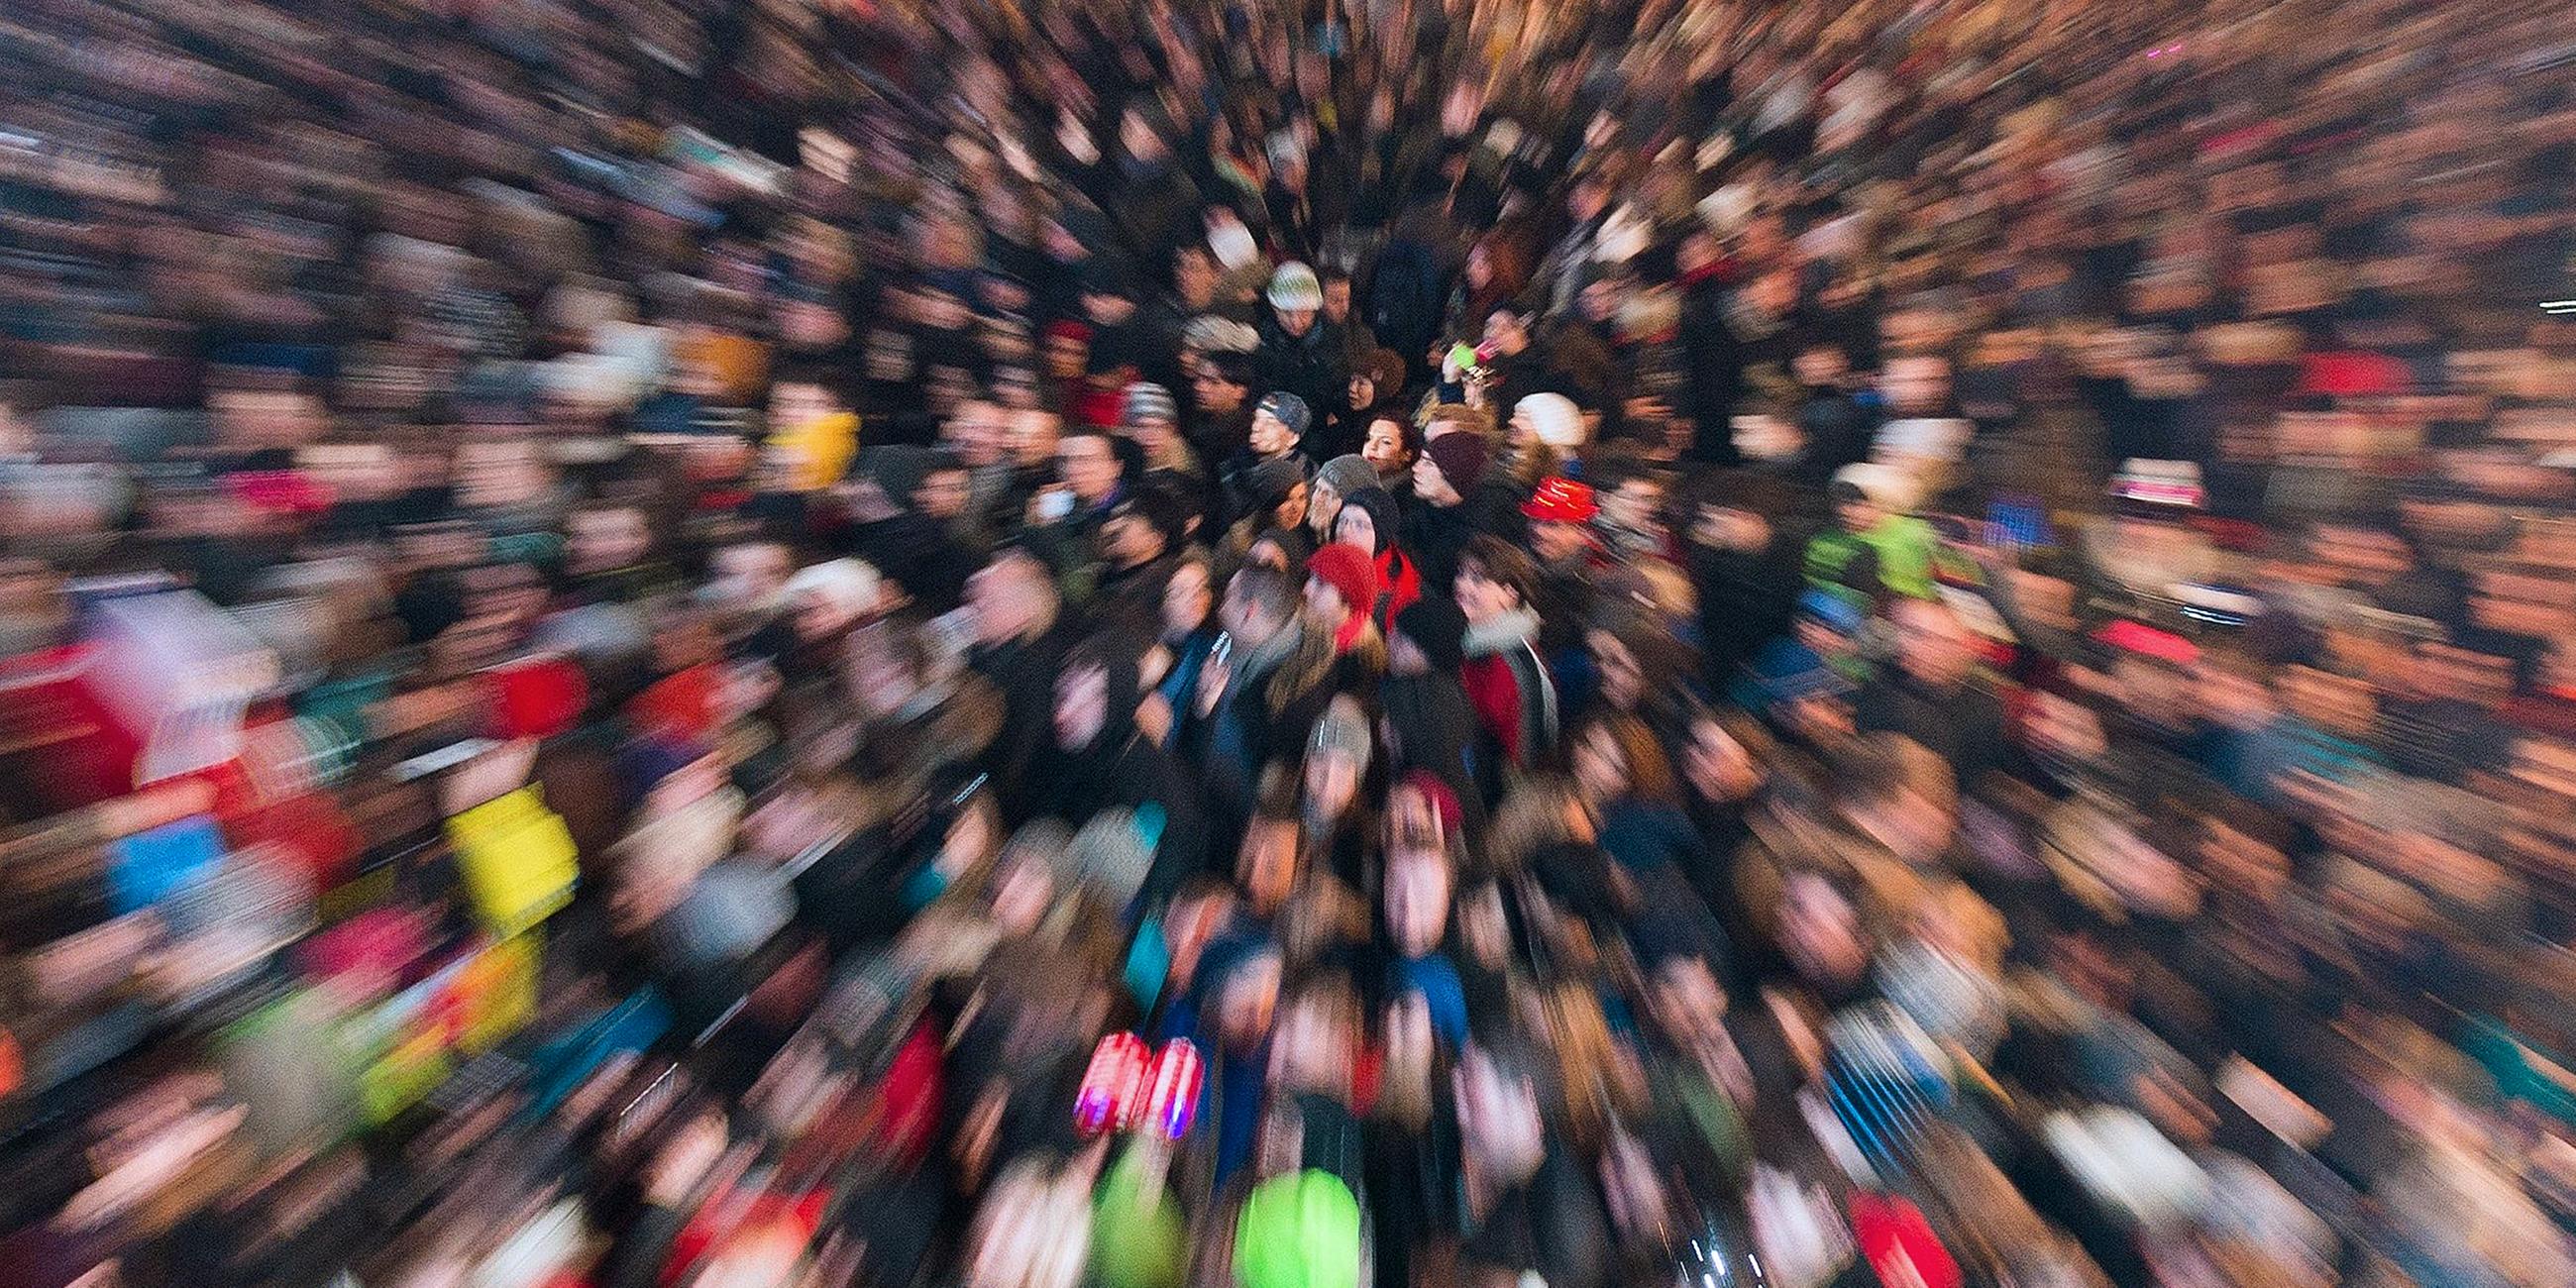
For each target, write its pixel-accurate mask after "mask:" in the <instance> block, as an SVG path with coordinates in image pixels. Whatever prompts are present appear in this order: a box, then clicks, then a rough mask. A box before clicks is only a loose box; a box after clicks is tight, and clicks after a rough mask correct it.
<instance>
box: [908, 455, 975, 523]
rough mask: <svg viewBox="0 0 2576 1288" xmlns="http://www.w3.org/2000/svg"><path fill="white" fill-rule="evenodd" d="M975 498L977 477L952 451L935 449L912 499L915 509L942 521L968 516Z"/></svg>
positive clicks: (915, 486)
mask: <svg viewBox="0 0 2576 1288" xmlns="http://www.w3.org/2000/svg"><path fill="white" fill-rule="evenodd" d="M974 498H975V479H974V476H973V475H972V474H970V473H968V472H967V469H966V463H965V462H964V461H963V460H961V459H959V458H958V456H957V455H956V454H955V453H953V452H944V451H943V452H934V453H932V454H931V457H930V460H929V463H928V465H927V467H926V468H924V469H923V470H922V472H921V482H920V483H918V484H916V485H914V487H913V489H912V495H911V496H910V497H909V498H897V499H898V500H909V501H910V502H911V503H912V508H913V509H915V510H918V511H920V512H921V513H922V514H924V515H927V516H929V517H930V518H933V519H937V520H939V521H941V522H943V523H945V522H948V521H950V520H953V519H959V518H963V517H965V514H966V507H967V505H968V504H969V503H970V502H972V501H973V500H974Z"/></svg>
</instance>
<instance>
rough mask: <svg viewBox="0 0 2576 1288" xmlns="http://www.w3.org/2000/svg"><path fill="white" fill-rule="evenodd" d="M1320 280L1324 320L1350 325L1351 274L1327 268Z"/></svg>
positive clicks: (1338, 324) (1334, 323)
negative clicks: (1322, 291)
mask: <svg viewBox="0 0 2576 1288" xmlns="http://www.w3.org/2000/svg"><path fill="white" fill-rule="evenodd" d="M1321 280H1322V283H1323V288H1324V320H1325V321H1328V322H1331V323H1332V324H1333V325H1335V326H1348V325H1350V321H1351V275H1350V274H1349V273H1347V272H1345V271H1343V270H1341V269H1338V268H1328V269H1325V270H1324V272H1323V274H1322V276H1321ZM1362 405H1365V404H1362Z"/></svg>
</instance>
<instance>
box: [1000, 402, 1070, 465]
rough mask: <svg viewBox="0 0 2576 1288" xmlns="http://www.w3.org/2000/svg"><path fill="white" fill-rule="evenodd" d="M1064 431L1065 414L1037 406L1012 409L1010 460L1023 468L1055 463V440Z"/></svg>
mask: <svg viewBox="0 0 2576 1288" xmlns="http://www.w3.org/2000/svg"><path fill="white" fill-rule="evenodd" d="M1063 434H1064V417H1062V416H1059V415H1057V414H1055V413H1054V412H1051V411H1047V410H1044V409H1042V408H1037V407H1028V408H1023V409H1021V410H1019V411H1015V412H1012V413H1011V432H1010V438H1009V442H1010V446H1011V463H1012V464H1014V465H1017V466H1019V467H1020V468H1021V469H1024V470H1043V469H1047V468H1049V467H1051V466H1053V465H1055V464H1056V457H1055V444H1056V440H1057V439H1058V438H1060V437H1062V436H1063Z"/></svg>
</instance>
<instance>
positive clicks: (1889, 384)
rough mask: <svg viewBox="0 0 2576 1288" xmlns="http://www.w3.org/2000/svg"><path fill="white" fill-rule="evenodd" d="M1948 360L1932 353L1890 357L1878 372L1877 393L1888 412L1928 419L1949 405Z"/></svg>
mask: <svg viewBox="0 0 2576 1288" xmlns="http://www.w3.org/2000/svg"><path fill="white" fill-rule="evenodd" d="M1950 387H1951V381H1950V360H1949V359H1948V358H1945V357H1942V356H1941V355H1939V354H1934V353H1917V354H1908V355H1906V356H1904V357H1899V358H1890V359H1888V360H1887V365H1886V366H1885V367H1883V368H1881V369H1880V371H1879V373H1878V390H1879V394H1880V396H1881V397H1883V398H1885V399H1886V400H1887V407H1888V410H1889V411H1891V412H1894V413H1896V414H1897V415H1900V416H1931V415H1937V414H1939V413H1941V412H1942V411H1945V410H1947V409H1948V407H1949V405H1950Z"/></svg>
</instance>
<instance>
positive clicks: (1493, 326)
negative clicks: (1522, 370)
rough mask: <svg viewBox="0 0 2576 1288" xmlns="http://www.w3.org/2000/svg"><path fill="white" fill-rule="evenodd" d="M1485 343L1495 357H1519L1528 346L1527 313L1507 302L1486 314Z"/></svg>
mask: <svg viewBox="0 0 2576 1288" xmlns="http://www.w3.org/2000/svg"><path fill="white" fill-rule="evenodd" d="M1485 344H1486V345H1487V346H1490V347H1491V348H1492V349H1493V351H1494V354H1495V356H1497V357H1504V358H1516V357H1519V356H1520V355H1521V353H1522V351H1524V350H1526V349H1528V348H1529V346H1530V332H1529V317H1528V315H1527V314H1524V313H1522V312H1521V311H1520V310H1519V309H1518V308H1515V307H1513V306H1511V305H1509V304H1506V305H1503V306H1502V307H1500V308H1498V309H1495V310H1494V311H1493V312H1491V313H1488V314H1486V315H1485Z"/></svg>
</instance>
